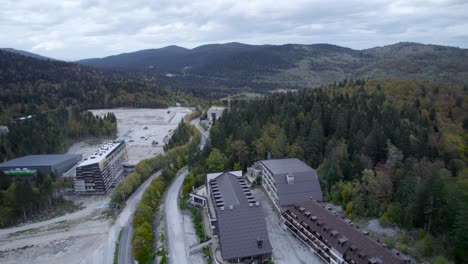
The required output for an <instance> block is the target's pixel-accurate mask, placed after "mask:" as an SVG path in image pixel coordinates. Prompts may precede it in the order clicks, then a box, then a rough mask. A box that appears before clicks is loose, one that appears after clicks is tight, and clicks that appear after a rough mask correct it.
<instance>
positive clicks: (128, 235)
mask: <svg viewBox="0 0 468 264" xmlns="http://www.w3.org/2000/svg"><path fill="white" fill-rule="evenodd" d="M132 236H133V227H132V225H130V224H127V225H126V226H125V227H124V228H123V231H122V237H121V238H120V244H119V260H118V262H117V263H133V254H132V247H131V244H132Z"/></svg>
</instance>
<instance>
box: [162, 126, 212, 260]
mask: <svg viewBox="0 0 468 264" xmlns="http://www.w3.org/2000/svg"><path fill="white" fill-rule="evenodd" d="M191 124H192V125H194V126H195V127H196V128H197V129H198V130H199V131H200V133H201V135H202V137H201V140H200V145H199V149H203V147H204V146H205V143H206V140H207V139H208V134H207V133H206V132H205V131H203V129H202V128H201V127H200V118H196V119H194V120H192V121H191ZM178 173H179V175H177V178H176V179H175V180H174V182H172V184H171V186H169V189H168V191H167V194H166V197H165V199H164V208H165V212H166V213H165V220H166V236H167V246H168V249H167V251H168V263H171V264H186V263H190V261H189V256H190V253H189V247H188V245H186V241H185V239H184V220H183V216H182V213H181V211H180V208H179V193H180V189H181V187H182V185H183V183H184V179H185V177H186V176H187V174H188V170H187V168H183V169H181V170H180V171H179V172H178Z"/></svg>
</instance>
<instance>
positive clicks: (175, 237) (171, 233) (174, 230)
mask: <svg viewBox="0 0 468 264" xmlns="http://www.w3.org/2000/svg"><path fill="white" fill-rule="evenodd" d="M190 123H191V124H192V125H194V126H195V127H196V128H197V129H198V130H199V131H200V133H201V135H202V137H201V140H200V145H199V148H200V149H202V148H203V147H204V146H205V143H206V140H207V139H208V134H207V132H205V131H203V129H202V128H201V127H200V118H196V119H193V120H192V121H191V122H190ZM179 173H180V174H179V175H178V176H177V178H176V179H175V180H174V182H173V183H172V184H171V186H170V187H169V189H168V191H167V195H166V197H165V199H164V208H166V209H167V208H171V209H174V210H167V211H166V216H165V217H166V224H167V223H171V225H170V227H171V228H167V238H168V245H169V248H168V256H169V263H174V264H179V263H181V264H184V263H189V262H188V251H187V247H186V245H185V241H184V232H183V220H182V214H181V212H180V208H179V204H178V201H179V199H178V194H179V191H180V188H181V187H182V184H183V183H184V179H185V176H187V174H188V170H187V169H181V170H180V171H179ZM159 174H160V172H158V173H156V174H155V175H153V176H152V177H151V178H150V179H148V180H147V181H146V182H145V183H144V184H143V185H142V186H140V188H138V190H137V191H136V192H135V193H134V194H133V195H132V197H131V198H130V199H129V200H128V201H127V206H126V207H125V209H124V211H125V210H128V211H129V212H130V217H124V218H125V220H126V221H125V220H124V221H120V218H121V217H122V215H123V214H124V212H122V213H121V217H119V221H118V222H122V224H121V225H118V227H121V228H123V231H122V237H121V239H120V244H119V256H118V263H119V264H133V263H134V259H133V255H132V243H131V242H132V236H133V228H132V222H131V221H132V217H131V216H132V215H133V212H135V209H136V206H137V204H138V202H139V201H140V198H141V196H142V195H143V192H144V190H145V189H146V188H147V187H148V186H149V183H150V182H151V180H152V179H154V178H155V177H156V176H158V175H159ZM137 193H138V194H137ZM122 220H123V219H122ZM166 226H168V227H169V225H166ZM113 231H114V233H116V232H117V235H118V232H120V228H119V229H114V230H113ZM114 243H115V242H114ZM106 263H111V262H106Z"/></svg>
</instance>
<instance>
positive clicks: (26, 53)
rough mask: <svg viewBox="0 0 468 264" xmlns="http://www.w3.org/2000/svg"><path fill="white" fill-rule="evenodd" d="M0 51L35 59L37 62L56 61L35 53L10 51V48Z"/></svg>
mask: <svg viewBox="0 0 468 264" xmlns="http://www.w3.org/2000/svg"><path fill="white" fill-rule="evenodd" d="M0 50H1V51H6V52H12V53H16V54H19V55H23V56H26V57H31V58H35V59H39V60H56V59H53V58H49V57H46V56H42V55H39V54H36V53H32V52H28V51H24V50H17V49H12V48H0Z"/></svg>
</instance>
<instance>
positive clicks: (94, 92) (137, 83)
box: [0, 50, 183, 123]
mask: <svg viewBox="0 0 468 264" xmlns="http://www.w3.org/2000/svg"><path fill="white" fill-rule="evenodd" d="M180 96H181V97H183V94H182V95H180ZM174 100H175V94H174V92H172V91H171V90H169V89H167V88H164V87H162V86H161V85H159V84H156V83H154V82H151V83H150V82H146V81H142V80H138V79H135V78H131V77H128V78H124V77H122V76H121V75H119V74H115V73H112V72H103V71H101V70H98V69H95V68H91V67H86V66H82V65H79V64H76V63H67V62H61V61H51V60H38V59H34V58H31V57H26V56H22V55H19V54H16V53H11V52H5V51H1V50H0V102H2V107H1V108H0V123H3V122H8V121H10V120H11V119H12V118H18V117H21V116H25V115H35V114H38V113H42V112H45V111H48V110H53V109H57V108H58V107H59V106H61V105H64V106H81V107H83V108H85V109H87V108H103V107H120V106H138V107H165V106H167V105H169V104H172V103H174Z"/></svg>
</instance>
